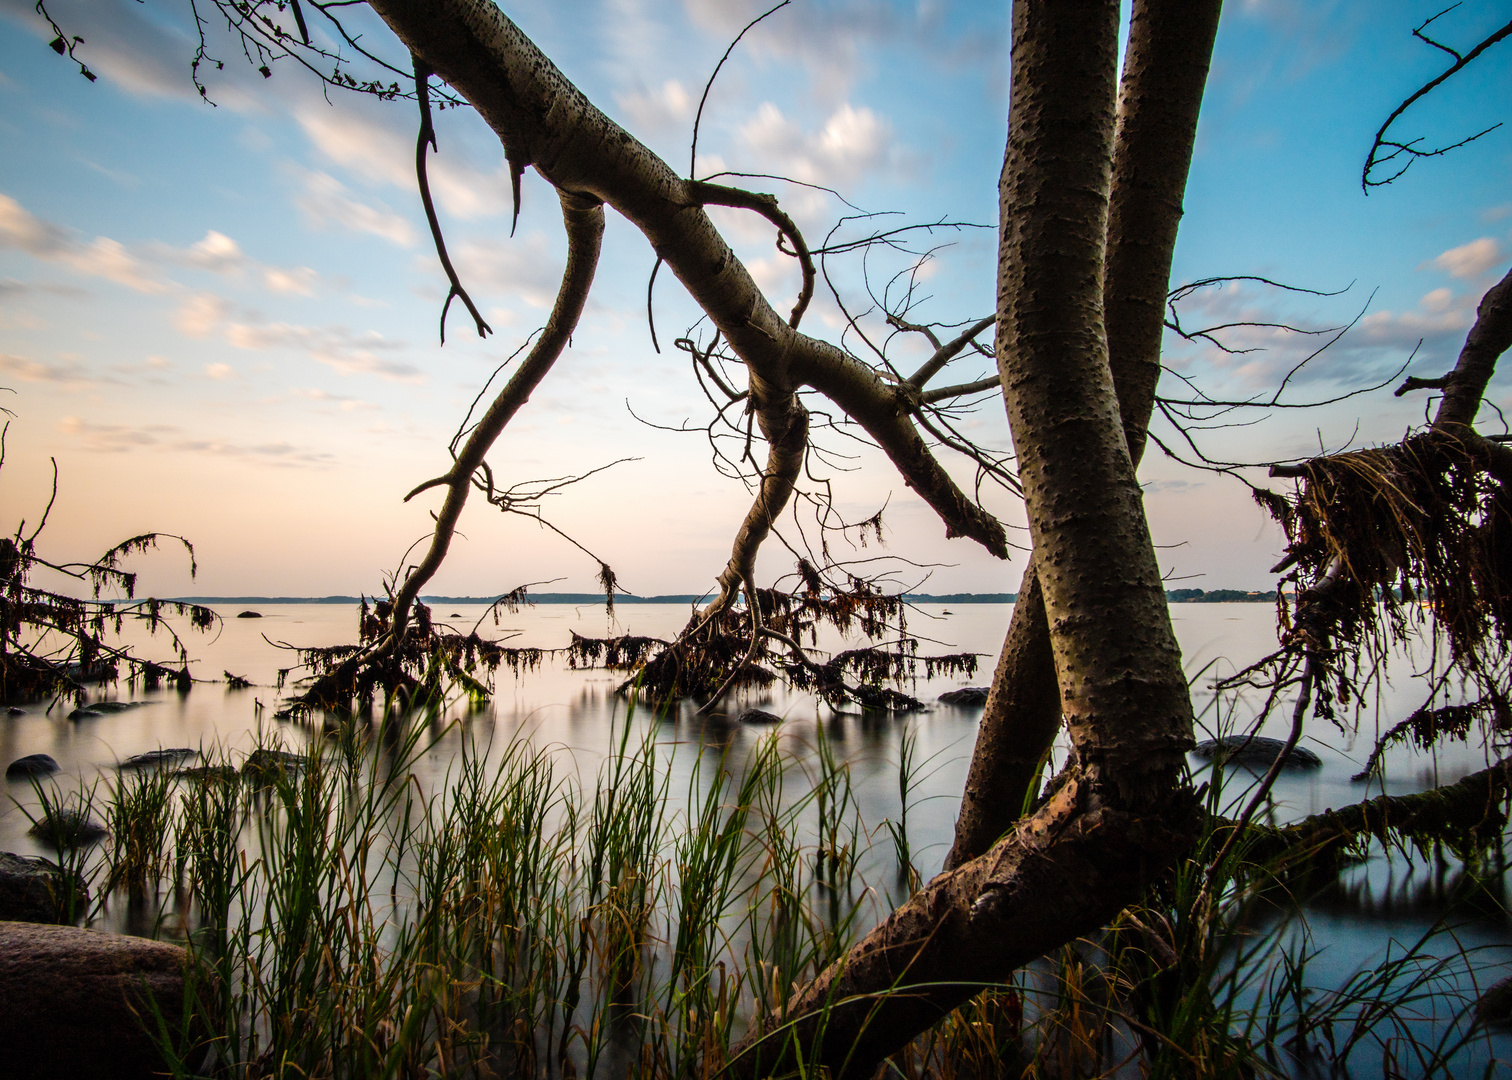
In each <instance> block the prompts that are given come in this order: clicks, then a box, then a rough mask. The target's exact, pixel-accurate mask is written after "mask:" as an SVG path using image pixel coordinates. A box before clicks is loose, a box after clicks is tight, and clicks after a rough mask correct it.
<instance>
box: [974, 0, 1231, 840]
mask: <svg viewBox="0 0 1512 1080" xmlns="http://www.w3.org/2000/svg"><path fill="white" fill-rule="evenodd" d="M1221 8H1222V2H1221V0H1200V2H1190V0H1137V2H1136V3H1135V4H1134V8H1133V12H1132V14H1131V17H1130V26H1129V42H1128V47H1127V50H1126V51H1125V54H1124V68H1123V79H1122V85H1121V88H1120V94H1119V104H1118V128H1117V134H1116V137H1115V143H1114V157H1113V180H1112V191H1111V194H1110V196H1109V204H1108V240H1107V268H1106V276H1105V280H1104V285H1103V303H1104V317H1105V320H1106V325H1107V335H1108V361H1109V367H1110V369H1111V371H1112V375H1113V385H1114V388H1115V390H1116V392H1117V396H1118V407H1119V415H1120V416H1121V417H1122V420H1123V428H1124V437H1125V440H1126V441H1127V443H1128V448H1129V457H1130V459H1131V460H1132V461H1133V462H1134V464H1135V465H1137V464H1138V463H1139V459H1140V457H1141V456H1142V455H1143V453H1144V446H1145V431H1146V429H1147V427H1148V426H1149V422H1150V414H1151V410H1152V408H1153V406H1154V401H1155V386H1156V383H1157V382H1158V381H1159V378H1160V344H1161V337H1162V334H1163V333H1164V329H1165V325H1164V318H1165V303H1166V295H1167V293H1168V291H1169V289H1170V277H1171V260H1172V257H1173V255H1174V253H1175V249H1176V233H1177V229H1178V227H1179V225H1180V223H1181V213H1182V198H1183V195H1184V193H1185V191H1186V180H1187V173H1188V171H1189V170H1190V167H1191V160H1192V147H1193V145H1194V143H1195V141H1196V134H1197V117H1198V113H1199V111H1200V109H1201V105H1202V94H1203V88H1204V86H1205V85H1206V82H1207V73H1208V66H1209V63H1210V60H1211V57H1212V52H1213V41H1214V38H1215V37H1216V36H1217V31H1218V17H1219V12H1220V10H1221ZM1037 565H1038V560H1037V559H1036V558H1034V557H1031V560H1030V568H1029V571H1028V572H1026V573H1025V575H1024V580H1023V584H1022V585H1020V587H1019V593H1018V601H1017V603H1016V604H1015V605H1014V609H1013V617H1012V620H1011V622H1010V624H1009V627H1008V636H1007V639H1006V641H1005V642H1004V643H1003V652H1002V654H1001V656H1000V657H999V659H998V665H997V669H996V671H995V672H994V675H993V680H992V686H991V688H990V689H989V691H988V695H987V704H986V708H984V709H983V711H982V722H981V727H980V728H979V730H978V734H977V743H976V749H975V750H974V752H973V754H972V760H971V769H970V772H969V775H968V778H967V781H966V789H965V791H964V793H963V795H962V799H961V810H960V813H959V815H958V817H957V819H956V834H955V842H954V844H953V845H952V847H951V850H950V854H949V855H948V856H947V857H946V860H945V866H946V868H947V869H949V868H952V867H955V866H959V865H961V863H963V862H965V861H966V860H968V859H971V858H974V857H976V856H977V855H980V854H981V853H982V852H984V851H986V850H987V849H988V848H989V847H990V846H991V845H992V844H993V842H994V841H996V840H997V838H998V837H999V836H1002V835H1003V833H1004V832H1006V831H1007V830H1008V829H1009V828H1010V827H1011V826H1012V824H1013V822H1014V821H1015V820H1016V819H1017V818H1018V816H1019V815H1020V814H1021V813H1022V812H1023V806H1024V804H1025V801H1026V799H1027V798H1029V797H1031V796H1032V795H1033V794H1034V792H1032V791H1030V787H1031V786H1032V784H1033V783H1034V778H1035V776H1036V775H1037V774H1038V767H1039V763H1040V762H1041V761H1042V760H1043V758H1044V756H1045V754H1046V753H1047V752H1048V750H1049V748H1050V746H1051V744H1052V743H1053V742H1054V739H1055V736H1056V734H1057V733H1058V732H1059V730H1060V721H1061V703H1060V700H1059V696H1058V694H1055V693H1053V688H1054V672H1053V668H1052V660H1051V653H1050V645H1049V624H1048V623H1047V622H1046V620H1045V616H1044V612H1043V611H1042V610H1040V605H1041V604H1042V603H1043V601H1042V600H1041V596H1040V591H1039V589H1038V583H1037V580H1036V578H1035V567H1036V566H1037Z"/></svg>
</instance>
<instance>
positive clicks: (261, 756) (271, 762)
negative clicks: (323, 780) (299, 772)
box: [242, 749, 305, 778]
mask: <svg viewBox="0 0 1512 1080" xmlns="http://www.w3.org/2000/svg"><path fill="white" fill-rule="evenodd" d="M304 764H305V759H304V758H303V757H301V756H300V755H298V754H291V753H289V752H288V751H287V750H267V749H262V750H254V751H252V753H250V754H248V755H247V760H246V763H245V764H243V765H242V775H244V776H251V777H270V778H271V777H272V776H273V775H274V774H275V773H279V772H282V771H283V770H284V769H302V768H304Z"/></svg>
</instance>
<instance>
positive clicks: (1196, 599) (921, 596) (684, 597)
mask: <svg viewBox="0 0 1512 1080" xmlns="http://www.w3.org/2000/svg"><path fill="white" fill-rule="evenodd" d="M1275 598H1276V594H1275V593H1274V592H1260V591H1246V590H1244V589H1207V590H1204V589H1173V590H1171V591H1170V592H1167V593H1166V599H1167V600H1168V601H1169V602H1170V603H1173V604H1234V603H1241V604H1242V603H1268V602H1270V601H1272V600H1274V599H1275ZM368 599H369V600H371V599H373V598H372V597H368ZM420 599H421V600H422V601H424V602H425V603H427V604H430V605H432V606H434V605H436V604H459V605H460V604H492V603H493V602H494V601H495V600H497V599H498V597H497V596H422V597H420ZM703 599H705V597H704V596H702V595H699V594H696V593H673V594H669V595H663V596H623V595H622V596H616V597H615V598H614V602H615V603H616V604H693V603H696V602H698V601H700V600H703ZM903 599H905V600H907V601H908V602H909V603H913V604H1012V603H1014V602H1015V601H1016V600H1017V599H1018V594H1017V593H904V594H903ZM361 601H362V597H360V596H171V597H167V598H165V602H168V603H181V604H220V605H234V604H263V605H274V604H358V603H360V602H361ZM527 602H528V603H532V604H579V605H581V604H602V603H603V602H604V594H603V593H531V594H530V595H529V597H528V598H527Z"/></svg>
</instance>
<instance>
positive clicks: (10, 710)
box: [5, 705, 26, 716]
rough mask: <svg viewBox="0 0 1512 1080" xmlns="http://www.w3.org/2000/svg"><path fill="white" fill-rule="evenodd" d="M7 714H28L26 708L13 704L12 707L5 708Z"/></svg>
mask: <svg viewBox="0 0 1512 1080" xmlns="http://www.w3.org/2000/svg"><path fill="white" fill-rule="evenodd" d="M5 715H6V716H25V715H26V710H25V709H22V708H19V707H18V706H15V705H12V706H11V707H10V708H8V709H6V710H5Z"/></svg>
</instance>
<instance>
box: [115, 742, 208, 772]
mask: <svg viewBox="0 0 1512 1080" xmlns="http://www.w3.org/2000/svg"><path fill="white" fill-rule="evenodd" d="M196 757H199V751H198V750H192V749H190V748H189V747H187V746H175V747H172V748H170V749H166V750H148V751H147V752H146V753H145V754H132V755H131V756H130V757H129V758H127V759H126V760H125V761H123V762H121V763H120V764H119V765H117V766H116V768H118V769H145V768H148V767H150V766H153V765H177V764H178V763H179V762H181V761H188V760H189V759H190V758H196Z"/></svg>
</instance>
